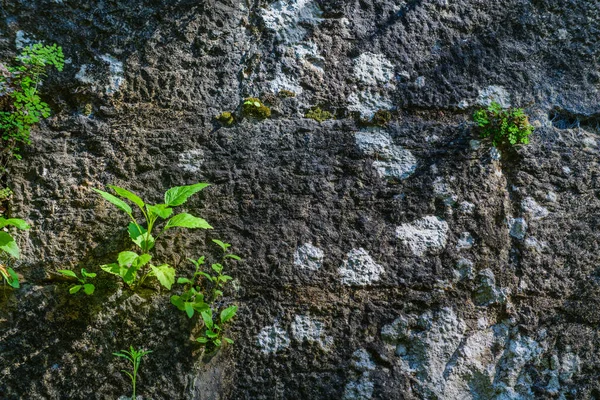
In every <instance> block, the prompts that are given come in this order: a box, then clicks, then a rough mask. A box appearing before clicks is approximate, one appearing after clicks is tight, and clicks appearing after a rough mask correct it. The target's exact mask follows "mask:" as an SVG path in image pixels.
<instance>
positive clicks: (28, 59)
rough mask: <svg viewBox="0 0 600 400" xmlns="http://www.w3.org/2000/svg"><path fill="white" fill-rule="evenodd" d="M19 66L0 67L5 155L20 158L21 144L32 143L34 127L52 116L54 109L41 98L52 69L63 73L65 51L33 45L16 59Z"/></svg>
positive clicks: (0, 114)
mask: <svg viewBox="0 0 600 400" xmlns="http://www.w3.org/2000/svg"><path fill="white" fill-rule="evenodd" d="M16 62H17V63H18V65H17V66H14V67H12V66H9V67H3V66H2V64H0V99H3V98H4V100H3V101H0V131H1V133H2V141H3V143H2V144H3V155H4V156H10V155H12V156H14V157H15V158H17V159H20V158H21V156H20V155H19V145H20V144H29V143H30V140H29V136H30V133H31V128H32V127H33V126H34V125H35V124H37V123H38V122H39V121H40V119H41V118H48V117H49V116H50V107H49V106H48V104H46V103H45V102H43V101H42V100H41V98H40V96H39V95H38V88H39V86H40V85H41V83H42V79H43V78H44V77H45V76H46V71H47V69H48V68H49V67H52V66H53V67H55V68H56V69H57V70H58V71H62V69H63V66H64V55H63V52H62V48H61V47H60V46H57V45H56V44H53V45H52V46H44V45H42V44H40V43H36V44H33V45H31V46H29V47H26V48H25V49H23V52H22V53H21V54H20V55H19V56H17V57H16Z"/></svg>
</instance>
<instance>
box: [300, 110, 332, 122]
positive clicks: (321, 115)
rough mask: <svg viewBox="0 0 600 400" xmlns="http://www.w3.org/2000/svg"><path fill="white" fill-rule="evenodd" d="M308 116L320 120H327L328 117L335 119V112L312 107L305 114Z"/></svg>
mask: <svg viewBox="0 0 600 400" xmlns="http://www.w3.org/2000/svg"><path fill="white" fill-rule="evenodd" d="M304 116H305V117H306V118H310V119H314V120H315V121H318V122H323V121H327V120H328V119H333V114H332V113H330V112H329V111H325V110H321V108H320V107H312V108H311V109H310V110H308V111H307V112H306V114H304Z"/></svg>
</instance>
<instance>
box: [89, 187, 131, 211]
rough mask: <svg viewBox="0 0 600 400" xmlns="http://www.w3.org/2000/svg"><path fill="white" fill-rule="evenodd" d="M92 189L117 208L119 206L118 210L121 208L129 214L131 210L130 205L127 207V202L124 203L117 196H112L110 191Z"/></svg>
mask: <svg viewBox="0 0 600 400" xmlns="http://www.w3.org/2000/svg"><path fill="white" fill-rule="evenodd" d="M92 190H94V191H95V192H96V193H98V194H99V195H100V196H102V197H104V199H105V200H107V201H109V202H111V203H112V204H114V205H115V206H117V208H119V209H120V210H123V211H125V212H126V213H127V214H130V215H131V212H132V211H131V207H129V204H127V203H125V202H124V201H123V200H121V199H119V198H118V197H115V196H113V195H112V194H110V193H106V192H104V191H102V190H99V189H92Z"/></svg>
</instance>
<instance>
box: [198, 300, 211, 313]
mask: <svg viewBox="0 0 600 400" xmlns="http://www.w3.org/2000/svg"><path fill="white" fill-rule="evenodd" d="M209 309H210V307H209V306H208V304H206V303H205V302H203V301H202V302H198V303H194V310H196V311H198V312H202V311H205V310H209Z"/></svg>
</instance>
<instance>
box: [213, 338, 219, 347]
mask: <svg viewBox="0 0 600 400" xmlns="http://www.w3.org/2000/svg"><path fill="white" fill-rule="evenodd" d="M213 343H214V345H215V346H217V347H221V340H220V339H215V340H213Z"/></svg>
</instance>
